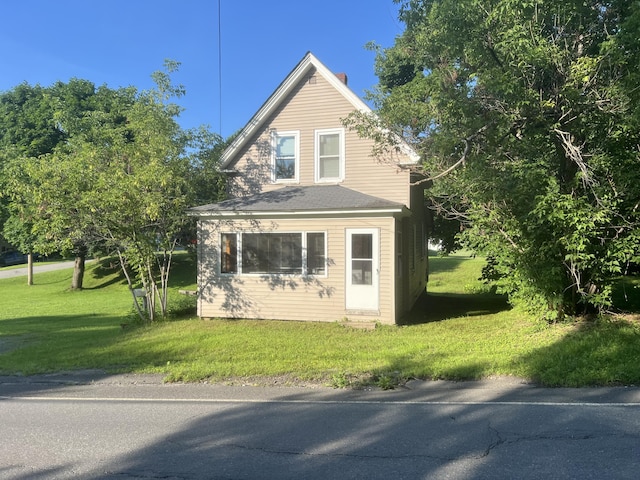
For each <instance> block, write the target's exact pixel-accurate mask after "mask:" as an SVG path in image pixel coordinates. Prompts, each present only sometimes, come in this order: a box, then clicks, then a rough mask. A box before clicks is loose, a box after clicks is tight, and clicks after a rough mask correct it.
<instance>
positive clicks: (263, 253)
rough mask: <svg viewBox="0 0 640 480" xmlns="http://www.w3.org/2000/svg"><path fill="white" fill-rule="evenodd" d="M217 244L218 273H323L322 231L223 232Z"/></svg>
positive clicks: (323, 247) (324, 236)
mask: <svg viewBox="0 0 640 480" xmlns="http://www.w3.org/2000/svg"><path fill="white" fill-rule="evenodd" d="M238 240H240V242H238ZM220 241H221V247H220V273H227V274H238V273H243V274H292V275H325V274H326V234H325V233H324V232H306V233H302V232H294V233H289V232H286V233H279V232H275V233H274V232H269V233H242V234H236V233H223V234H222V235H221V237H220Z"/></svg>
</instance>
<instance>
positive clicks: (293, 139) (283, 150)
mask: <svg viewBox="0 0 640 480" xmlns="http://www.w3.org/2000/svg"><path fill="white" fill-rule="evenodd" d="M271 141H272V145H273V157H272V169H273V181H274V182H276V183H287V182H291V183H295V182H297V181H298V171H299V169H300V161H299V159H300V134H299V132H297V131H294V132H273V133H272V139H271Z"/></svg>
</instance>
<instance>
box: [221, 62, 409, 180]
mask: <svg viewBox="0 0 640 480" xmlns="http://www.w3.org/2000/svg"><path fill="white" fill-rule="evenodd" d="M313 68H315V69H316V72H317V73H318V74H319V75H321V76H322V77H323V78H324V79H325V80H326V81H327V82H329V83H330V84H331V85H332V86H333V87H334V88H335V89H336V90H337V91H338V92H339V93H341V94H342V96H343V97H344V98H345V99H347V100H348V101H349V102H350V103H351V105H353V108H354V110H359V111H361V112H364V113H369V114H371V113H373V112H372V110H371V108H369V106H368V105H367V104H366V103H364V102H363V101H362V100H361V99H360V97H358V96H357V95H356V94H355V93H354V92H353V91H352V90H351V89H350V88H349V87H348V86H347V85H346V83H344V82H343V81H342V80H341V79H340V78H338V77H337V76H336V75H335V74H334V73H333V72H332V71H331V70H329V69H328V68H327V67H326V66H325V65H324V64H323V63H322V62H321V61H320V60H318V59H317V58H316V57H315V56H314V55H313V54H312V53H311V52H307V53H306V55H305V56H304V57H303V58H302V60H300V62H299V63H298V65H296V66H295V68H294V69H293V70H292V71H291V73H289V75H287V77H286V78H285V79H284V81H283V82H282V83H281V84H280V85H279V86H278V88H276V90H275V92H273V93H272V94H271V96H270V97H269V98H268V99H267V101H266V102H265V103H264V104H263V105H262V107H260V110H258V111H257V112H256V114H255V115H254V116H253V117H251V120H249V122H248V123H247V124H246V125H245V127H244V128H243V129H242V130H241V131H240V133H239V134H238V136H237V137H236V138H235V139H234V140H233V142H231V144H230V145H229V146H228V147H227V149H226V150H225V151H224V152H223V153H222V156H221V157H220V162H221V168H222V169H223V170H224V169H226V168H227V167H228V166H229V164H230V163H231V162H232V160H233V159H234V157H235V155H236V153H237V152H238V151H239V150H240V149H242V148H243V147H244V146H245V145H246V144H247V142H248V141H249V140H250V139H251V138H252V136H253V134H254V133H256V132H257V131H258V130H259V129H260V127H261V126H262V125H263V124H264V122H265V121H266V120H267V118H269V116H270V115H271V114H272V113H273V112H274V111H275V110H276V109H277V108H278V107H279V106H280V104H281V103H282V102H283V101H284V99H285V98H286V97H287V95H288V94H289V93H290V92H291V91H292V90H293V89H294V88H295V87H296V85H298V83H299V82H300V80H302V79H303V78H304V76H305V75H306V74H307V73H308V72H309V71H310V70H312V69H313ZM402 145H403V147H406V153H407V154H408V155H409V156H410V157H411V159H412V160H413V161H417V158H418V155H417V154H416V153H415V152H414V151H413V149H412V148H411V147H409V145H407V144H404V143H403V144H402ZM403 147H401V148H403ZM403 150H405V148H403Z"/></svg>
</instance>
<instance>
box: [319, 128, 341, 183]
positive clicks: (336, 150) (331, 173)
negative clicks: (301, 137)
mask: <svg viewBox="0 0 640 480" xmlns="http://www.w3.org/2000/svg"><path fill="white" fill-rule="evenodd" d="M315 164H316V165H315V178H316V182H340V181H342V180H344V129H343V128H337V129H330V130H316V140H315Z"/></svg>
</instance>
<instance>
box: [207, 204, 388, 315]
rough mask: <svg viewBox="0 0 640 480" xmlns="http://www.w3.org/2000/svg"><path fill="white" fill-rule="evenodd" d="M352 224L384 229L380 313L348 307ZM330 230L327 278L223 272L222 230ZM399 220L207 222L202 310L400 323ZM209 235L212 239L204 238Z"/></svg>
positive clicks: (312, 219)
mask: <svg viewBox="0 0 640 480" xmlns="http://www.w3.org/2000/svg"><path fill="white" fill-rule="evenodd" d="M347 228H376V229H378V230H379V233H380V285H379V298H380V309H379V312H377V313H373V312H367V313H366V314H353V313H352V312H347V311H346V310H345V257H346V246H345V234H346V229H347ZM241 231H250V232H259V231H262V232H268V231H281V232H311V231H313V232H316V231H322V232H326V242H327V263H328V267H327V274H326V276H307V277H303V276H301V275H220V273H219V272H220V266H219V261H220V260H219V258H220V255H219V241H220V240H219V239H220V233H222V232H225V233H231V232H241ZM394 235H395V219H394V218H392V217H384V218H379V217H376V218H366V217H358V218H346V219H343V218H311V219H299V220H297V219H281V220H273V219H271V220H261V221H258V222H256V221H255V220H254V221H253V222H248V221H245V220H238V221H224V222H218V221H216V220H202V221H201V236H200V239H201V241H200V249H201V251H200V253H201V257H200V258H201V259H207V261H201V262H200V264H199V270H200V271H199V272H198V276H199V281H200V283H199V288H200V290H199V299H198V314H199V316H200V317H204V318H225V317H230V318H261V319H281V320H302V321H339V320H342V319H344V318H345V317H346V318H348V319H349V320H351V321H372V320H378V321H380V322H383V323H390V324H392V323H395V321H396V313H395V312H396V310H395V298H394V296H395V289H394V278H393V277H394V260H393V254H392V252H393V251H394V246H393V242H394ZM205 238H206V242H203V241H202V240H203V239H205Z"/></svg>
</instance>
